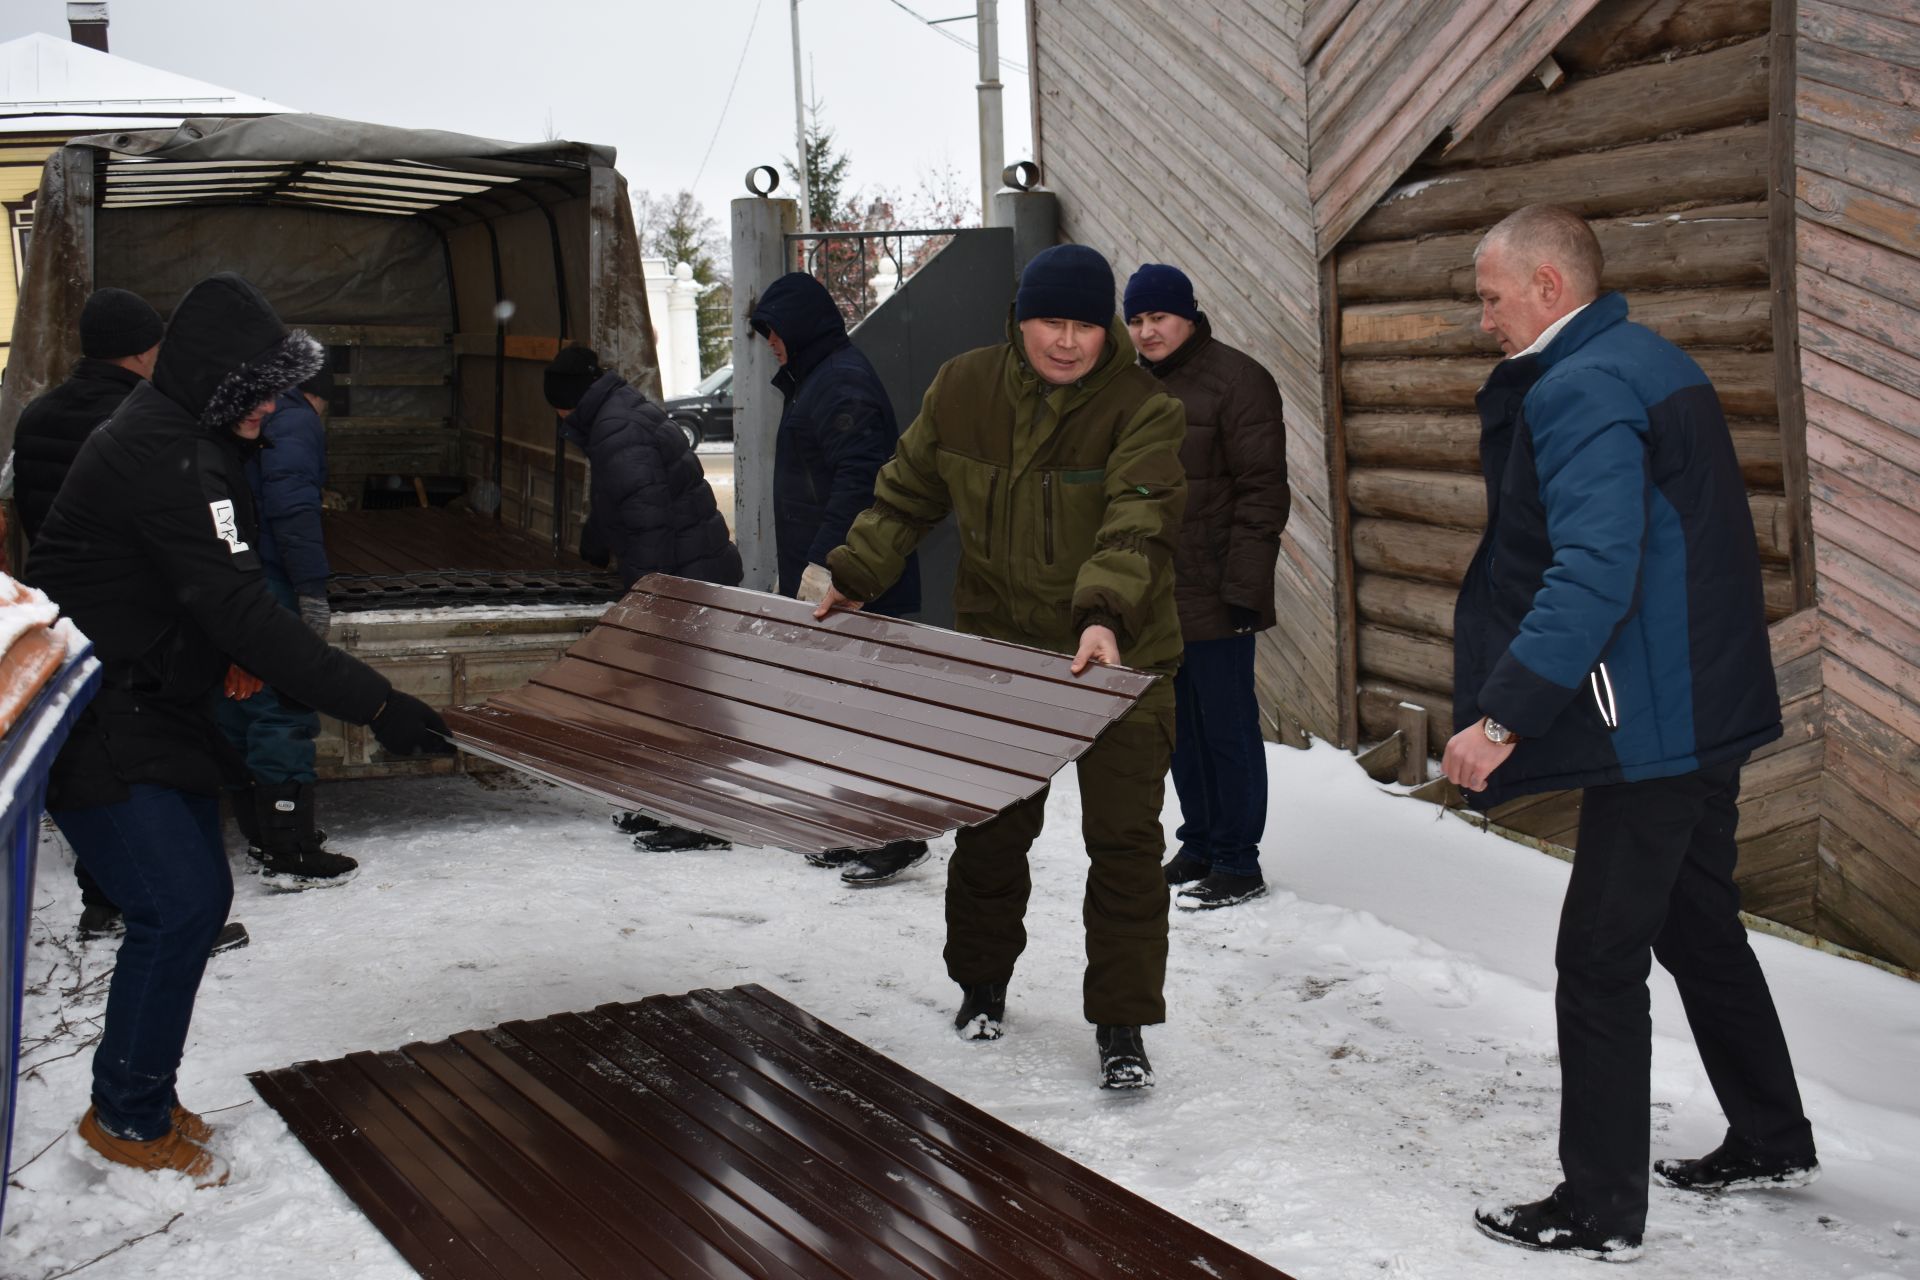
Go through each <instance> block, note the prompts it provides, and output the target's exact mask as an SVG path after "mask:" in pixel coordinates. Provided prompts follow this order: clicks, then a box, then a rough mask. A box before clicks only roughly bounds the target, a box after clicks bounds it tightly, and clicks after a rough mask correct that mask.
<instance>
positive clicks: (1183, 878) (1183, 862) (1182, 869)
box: [1160, 849, 1210, 884]
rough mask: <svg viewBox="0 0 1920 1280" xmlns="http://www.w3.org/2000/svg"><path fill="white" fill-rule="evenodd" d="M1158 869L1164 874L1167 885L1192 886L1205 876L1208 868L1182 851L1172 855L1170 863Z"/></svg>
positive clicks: (1206, 864) (1204, 863)
mask: <svg viewBox="0 0 1920 1280" xmlns="http://www.w3.org/2000/svg"><path fill="white" fill-rule="evenodd" d="M1160 869H1161V870H1162V871H1164V872H1166V874H1167V883H1168V884H1192V883H1193V882H1194V881H1195V880H1198V879H1200V877H1202V876H1204V875H1206V874H1207V872H1208V870H1209V869H1210V867H1209V864H1208V863H1206V862H1205V861H1203V860H1201V859H1199V858H1196V857H1194V856H1193V855H1192V854H1190V853H1188V852H1187V851H1186V850H1185V849H1182V850H1181V851H1180V852H1178V853H1176V854H1174V855H1173V860H1172V861H1171V862H1169V863H1167V865H1166V866H1164V867H1162V868H1160Z"/></svg>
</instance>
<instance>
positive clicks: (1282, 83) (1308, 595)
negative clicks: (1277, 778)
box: [1028, 0, 1352, 742]
mask: <svg viewBox="0 0 1920 1280" xmlns="http://www.w3.org/2000/svg"><path fill="white" fill-rule="evenodd" d="M1304 8H1305V3H1304V0H1278V3H1260V2H1258V0H1210V2H1209V3H1208V4H1206V5H1202V6H1189V5H1183V4H1180V3H1177V0H1110V2H1108V3H1102V4H1099V5H1087V4H1081V3H1076V2H1075V0H1032V2H1031V3H1030V5H1029V12H1028V22H1029V42H1030V50H1031V63H1030V65H1031V66H1032V68H1033V85H1034V114H1035V146H1036V149H1037V152H1038V155H1039V158H1040V160H1041V163H1042V165H1043V167H1044V169H1045V173H1046V181H1047V183H1048V185H1049V186H1051V187H1053V188H1054V189H1055V190H1057V191H1059V192H1060V194H1061V214H1062V224H1063V225H1062V230H1063V233H1064V235H1065V236H1066V238H1068V239H1070V240H1077V241H1080V242H1081V243H1084V244H1090V245H1092V246H1094V247H1095V248H1097V249H1099V250H1100V251H1101V252H1102V253H1104V254H1106V255H1107V257H1108V258H1109V259H1110V260H1111V261H1112V262H1113V264H1114V271H1115V274H1116V275H1117V276H1118V277H1119V278H1120V280H1121V281H1123V282H1124V280H1125V279H1126V277H1127V275H1128V274H1130V273H1131V272H1132V271H1133V269H1134V268H1135V267H1137V266H1138V265H1139V264H1140V263H1142V262H1170V263H1173V264H1174V265H1176V266H1178V267H1180V268H1181V269H1182V270H1184V271H1185V272H1186V273H1187V274H1188V275H1189V276H1191V277H1192V278H1193V282H1194V288H1195V291H1196V292H1197V294H1198V296H1199V299H1200V305H1201V306H1202V308H1203V309H1204V310H1205V311H1206V312H1207V314H1208V316H1209V318H1210V319H1211V320H1212V322H1213V326H1214V331H1215V332H1216V333H1217V334H1218V335H1219V336H1220V337H1221V339H1222V340H1224V341H1226V342H1229V343H1232V344H1233V345H1234V346H1237V347H1239V348H1241V349H1242V350H1244V351H1246V352H1248V353H1249V354H1251V355H1252V356H1253V357H1254V358H1255V359H1257V360H1259V361H1260V362H1261V363H1262V364H1264V365H1265V366H1266V367H1267V368H1268V369H1269V370H1271V371H1272V373H1273V375H1274V377H1275V379H1276V380H1277V381H1278V382H1279V384H1280V392H1281V396H1282V398H1283V400H1284V402H1285V418H1286V428H1287V466H1288V471H1289V475H1290V478H1291V481H1292V485H1293V514H1292V516H1291V518H1290V519H1289V520H1288V523H1287V530H1286V534H1285V537H1284V539H1283V541H1282V547H1281V551H1282V554H1281V557H1280V566H1279V570H1278V573H1277V575H1276V581H1275V584H1274V589H1275V594H1276V597H1277V602H1278V607H1279V613H1280V616H1281V618H1282V619H1284V620H1285V621H1284V624H1283V625H1281V626H1279V627H1275V628H1274V629H1272V630H1270V631H1268V632H1266V633H1264V634H1263V635H1262V637H1261V642H1260V650H1259V658H1258V664H1257V679H1258V684H1259V691H1260V699H1261V702H1262V704H1263V710H1264V711H1265V713H1266V716H1267V718H1268V719H1269V721H1273V720H1277V719H1281V718H1285V719H1288V720H1292V721H1294V722H1297V723H1299V724H1301V725H1304V726H1305V727H1306V728H1308V729H1310V730H1311V731H1312V732H1314V733H1316V734H1318V735H1319V736H1321V737H1324V738H1329V739H1332V740H1334V741H1339V742H1350V741H1351V738H1352V732H1351V725H1350V724H1349V725H1347V726H1345V727H1344V728H1343V722H1342V717H1343V715H1345V716H1347V717H1349V718H1350V716H1351V704H1350V701H1349V699H1348V698H1347V697H1346V696H1345V694H1344V693H1343V690H1344V689H1345V688H1347V687H1349V686H1350V683H1351V672H1350V671H1346V670H1344V669H1343V666H1342V662H1341V656H1340V655H1341V653H1342V648H1343V646H1342V638H1341V635H1340V621H1339V612H1338V607H1337V604H1336V601H1337V600H1338V599H1339V598H1340V597H1341V596H1342V595H1343V594H1344V592H1345V590H1346V588H1345V585H1344V583H1342V582H1341V581H1340V570H1339V564H1338V560H1339V557H1338V554H1337V551H1336V548H1337V547H1338V546H1339V545H1340V543H1341V542H1342V541H1343V540H1344V539H1343V538H1342V537H1341V535H1340V534H1339V532H1338V531H1337V529H1336V522H1337V521H1338V520H1340V519H1342V518H1344V504H1343V503H1342V502H1339V501H1336V500H1335V499H1334V496H1333V495H1334V494H1335V493H1336V492H1337V491H1338V486H1337V485H1336V484H1335V481H1334V476H1335V470H1336V468H1335V463H1336V461H1337V460H1336V459H1335V458H1333V457H1332V456H1331V453H1330V450H1329V445H1328V431H1327V425H1326V422H1325V421H1324V418H1323V415H1322V405H1323V403H1324V402H1325V396H1324V389H1323V386H1322V382H1321V377H1322V366H1321V359H1320V352H1321V348H1322V338H1321V305H1320V290H1321V275H1320V255H1319V253H1318V251H1317V249H1316V242H1315V235H1314V226H1313V221H1312V212H1311V202H1310V200H1309V199H1308V197H1307V194H1306V181H1307V175H1306V163H1307V124H1306V101H1307V90H1306V83H1305V75H1304V71H1303V70H1302V57H1301V53H1300V49H1299V39H1300V29H1301V21H1302V17H1303V11H1304Z"/></svg>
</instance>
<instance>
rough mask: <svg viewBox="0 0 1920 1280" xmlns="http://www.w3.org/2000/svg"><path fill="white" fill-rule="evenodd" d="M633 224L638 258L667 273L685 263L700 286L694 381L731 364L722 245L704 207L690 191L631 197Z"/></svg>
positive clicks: (641, 193) (729, 300) (730, 293)
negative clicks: (661, 261)
mask: <svg viewBox="0 0 1920 1280" xmlns="http://www.w3.org/2000/svg"><path fill="white" fill-rule="evenodd" d="M633 221H634V226H635V228H636V230H637V231H638V233H639V236H640V250H641V252H642V254H644V255H645V256H647V257H650V258H665V259H666V261H667V269H668V270H672V269H673V268H675V267H677V266H679V265H680V264H681V263H683V262H684V263H686V265H687V266H688V268H689V269H691V270H692V272H693V279H694V283H696V284H698V285H700V286H701V295H700V304H699V306H698V308H697V309H696V312H695V314H696V316H697V321H696V323H697V325H698V328H699V334H700V375H701V376H702V377H705V376H706V375H707V374H709V373H712V372H713V371H714V370H715V369H717V368H719V367H720V366H721V365H723V364H725V363H727V361H729V360H731V359H732V358H733V322H732V316H731V309H732V299H733V291H732V289H731V288H730V287H728V284H727V275H728V272H727V270H726V268H725V266H723V265H722V264H723V263H725V262H726V260H727V257H728V247H727V243H726V241H725V240H724V239H722V237H721V235H720V229H719V226H718V224H717V223H715V221H714V220H713V219H712V218H710V217H708V216H707V210H706V207H705V206H704V205H702V204H701V203H700V201H699V200H698V199H697V198H696V197H695V196H694V194H693V192H691V191H680V192H677V193H675V194H674V195H672V196H670V197H656V196H655V195H653V193H652V192H649V191H636V192H635V193H634V194H633ZM716 313H717V315H718V320H717V321H716V319H715V316H716Z"/></svg>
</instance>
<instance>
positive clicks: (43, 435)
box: [13, 359, 144, 546]
mask: <svg viewBox="0 0 1920 1280" xmlns="http://www.w3.org/2000/svg"><path fill="white" fill-rule="evenodd" d="M142 381H144V379H142V378H141V377H140V375H139V374H137V373H135V372H134V371H133V370H131V369H125V368H122V367H121V366H119V365H117V364H115V363H113V361H111V360H92V359H86V360H81V361H80V362H79V363H78V364H76V365H74V366H73V372H72V373H70V374H68V375H67V380H66V381H65V382H63V383H61V384H60V385H59V386H57V387H55V388H53V389H52V390H50V391H48V392H46V393H44V394H42V395H39V396H36V397H35V398H34V400H33V403H31V404H29V405H28V406H27V407H26V408H25V409H22V410H21V411H20V424H19V426H17V427H16V428H15V429H14V433H13V501H14V505H15V506H16V507H18V508H19V511H20V528H21V529H22V530H23V531H24V532H25V533H26V535H27V543H28V545H29V546H31V545H32V544H33V543H34V541H35V540H37V539H38V538H39V537H40V526H41V525H43V524H45V523H46V522H47V512H48V511H49V510H50V509H51V508H52V506H53V495H54V494H56V493H59V492H60V484H61V482H62V481H64V480H65V479H66V478H67V471H68V469H69V468H71V467H72V466H73V460H74V459H75V458H77V457H79V456H80V446H81V444H83V443H84V442H85V441H86V438H87V437H88V436H89V435H91V434H93V429H94V428H95V427H97V426H99V425H100V424H101V423H103V422H105V421H106V420H107V417H108V415H110V414H111V413H112V412H113V411H114V410H115V409H118V408H119V407H120V402H121V401H122V400H125V399H126V398H127V393H128V392H130V391H132V390H133V389H134V388H135V387H137V386H139V385H140V383H141V382H142Z"/></svg>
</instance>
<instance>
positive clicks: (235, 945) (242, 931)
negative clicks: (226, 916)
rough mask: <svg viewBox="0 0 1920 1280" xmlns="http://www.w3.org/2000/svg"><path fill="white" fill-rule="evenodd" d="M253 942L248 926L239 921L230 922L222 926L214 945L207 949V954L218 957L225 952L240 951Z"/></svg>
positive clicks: (216, 935)
mask: <svg viewBox="0 0 1920 1280" xmlns="http://www.w3.org/2000/svg"><path fill="white" fill-rule="evenodd" d="M252 941H253V938H252V936H251V935H249V934H248V933H247V926H245V925H243V924H241V923H240V922H239V921H238V920H229V921H227V922H226V923H225V924H223V925H221V926H220V932H219V933H217V934H215V935H214V938H213V945H212V946H211V947H208V948H207V954H208V955H209V956H217V955H219V954H220V953H221V952H223V951H238V950H239V949H240V948H242V947H244V946H246V945H247V944H248V943H250V942H252Z"/></svg>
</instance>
